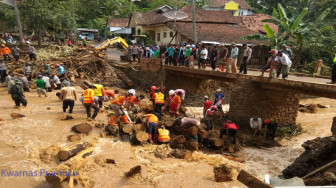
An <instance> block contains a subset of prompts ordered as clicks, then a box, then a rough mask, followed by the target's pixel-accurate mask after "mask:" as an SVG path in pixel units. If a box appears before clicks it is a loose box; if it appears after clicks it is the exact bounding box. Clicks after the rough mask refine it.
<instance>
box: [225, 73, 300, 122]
mask: <svg viewBox="0 0 336 188" xmlns="http://www.w3.org/2000/svg"><path fill="white" fill-rule="evenodd" d="M234 85H235V86H234V87H233V88H232V91H231V99H230V112H229V118H230V119H232V120H233V121H235V122H237V123H238V124H239V125H241V126H244V127H248V126H249V120H250V118H251V117H253V116H257V117H260V118H262V119H266V118H273V119H274V120H276V121H277V122H279V123H281V124H295V120H296V116H297V113H298V109H299V99H300V94H294V93H289V92H288V91H277V90H270V89H262V87H260V86H261V84H260V83H257V82H252V81H249V80H246V79H237V80H236V82H235V83H234Z"/></svg>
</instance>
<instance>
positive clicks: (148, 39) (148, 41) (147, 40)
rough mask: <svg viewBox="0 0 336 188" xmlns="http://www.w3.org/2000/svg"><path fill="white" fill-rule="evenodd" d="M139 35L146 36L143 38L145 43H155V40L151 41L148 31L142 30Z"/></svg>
mask: <svg viewBox="0 0 336 188" xmlns="http://www.w3.org/2000/svg"><path fill="white" fill-rule="evenodd" d="M141 35H146V38H145V45H153V44H154V43H155V41H153V40H152V39H151V38H150V35H149V32H148V31H144V32H142V33H141Z"/></svg>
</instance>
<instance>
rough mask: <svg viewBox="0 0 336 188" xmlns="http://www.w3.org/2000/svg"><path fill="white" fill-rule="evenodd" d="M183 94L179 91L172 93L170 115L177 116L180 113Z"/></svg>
mask: <svg viewBox="0 0 336 188" xmlns="http://www.w3.org/2000/svg"><path fill="white" fill-rule="evenodd" d="M181 96H182V92H178V93H177V95H176V94H174V95H172V100H171V102H170V106H169V113H170V116H175V117H177V116H178V115H179V113H178V110H179V109H180V106H181V102H182V101H181Z"/></svg>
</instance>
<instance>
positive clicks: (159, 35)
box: [157, 33, 161, 41]
mask: <svg viewBox="0 0 336 188" xmlns="http://www.w3.org/2000/svg"><path fill="white" fill-rule="evenodd" d="M157 41H161V33H158V34H157Z"/></svg>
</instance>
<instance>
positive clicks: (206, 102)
mask: <svg viewBox="0 0 336 188" xmlns="http://www.w3.org/2000/svg"><path fill="white" fill-rule="evenodd" d="M211 105H212V102H211V101H210V100H209V97H208V96H204V104H203V116H204V118H205V113H206V111H207V110H208V109H209V108H211Z"/></svg>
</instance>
